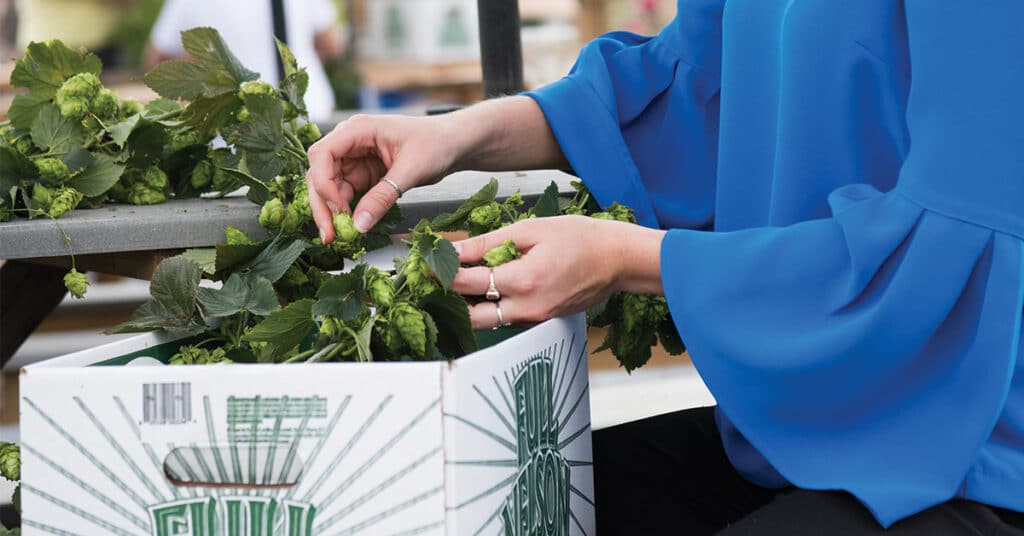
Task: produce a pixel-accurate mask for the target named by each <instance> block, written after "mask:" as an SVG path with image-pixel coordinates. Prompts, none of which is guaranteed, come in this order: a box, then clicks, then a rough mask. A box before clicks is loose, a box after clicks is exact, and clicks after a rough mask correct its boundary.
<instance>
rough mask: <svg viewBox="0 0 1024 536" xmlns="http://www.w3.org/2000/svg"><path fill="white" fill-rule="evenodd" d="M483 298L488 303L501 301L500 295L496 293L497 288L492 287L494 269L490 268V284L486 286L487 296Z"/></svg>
mask: <svg viewBox="0 0 1024 536" xmlns="http://www.w3.org/2000/svg"><path fill="white" fill-rule="evenodd" d="M484 297H485V298H487V299H488V300H490V301H498V300H500V299H501V293H500V292H498V287H496V286H494V268H491V282H490V284H489V285H487V294H484Z"/></svg>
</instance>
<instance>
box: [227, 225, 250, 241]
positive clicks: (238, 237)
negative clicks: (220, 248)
mask: <svg viewBox="0 0 1024 536" xmlns="http://www.w3.org/2000/svg"><path fill="white" fill-rule="evenodd" d="M224 240H225V242H226V243H227V245H229V246H237V245H242V244H252V238H249V235H247V234H245V231H243V230H241V229H236V228H234V227H231V226H230V225H229V226H228V228H227V229H225V230H224Z"/></svg>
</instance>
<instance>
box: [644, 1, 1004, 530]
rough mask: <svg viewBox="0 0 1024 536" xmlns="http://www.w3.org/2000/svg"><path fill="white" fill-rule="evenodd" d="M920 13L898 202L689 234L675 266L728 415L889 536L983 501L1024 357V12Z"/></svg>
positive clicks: (685, 321)
mask: <svg viewBox="0 0 1024 536" xmlns="http://www.w3.org/2000/svg"><path fill="white" fill-rule="evenodd" d="M905 10H906V17H907V28H908V31H909V45H910V58H911V65H912V68H911V78H912V83H911V90H910V94H909V100H908V108H907V110H908V111H907V126H908V129H909V132H910V138H911V140H912V142H911V147H910V150H909V153H908V155H907V158H906V160H905V161H904V163H903V165H902V167H901V170H900V176H899V180H898V183H897V185H896V187H895V188H894V189H893V190H891V191H889V192H887V193H881V192H879V191H877V190H875V189H873V188H872V187H870V186H866V185H858V184H855V185H848V186H844V187H842V188H840V189H838V190H836V191H834V192H833V193H832V194H831V196H830V197H829V204H830V207H831V210H832V215H831V217H828V218H824V219H820V220H814V221H809V222H803V223H798V224H794V225H790V226H786V227H777V228H767V227H762V228H754V229H748V230H742V231H736V232H727V233H710V232H697V231H692V230H672V231H670V232H669V233H668V234H667V235H666V237H665V239H664V240H663V242H662V250H661V255H662V257H661V259H662V260H661V269H662V278H663V282H664V287H665V293H666V296H667V298H668V303H669V306H670V309H671V311H672V315H673V318H674V320H675V322H676V324H677V327H678V328H679V332H680V334H681V335H682V337H683V340H685V341H686V343H687V346H688V348H689V351H690V354H691V356H692V358H693V361H694V363H695V365H696V366H697V368H698V370H699V372H700V374H701V376H702V377H703V378H704V380H705V382H706V383H707V385H708V387H709V389H710V390H711V392H712V393H713V394H714V396H715V398H716V399H717V401H718V404H719V406H720V409H721V410H722V411H723V412H724V413H725V415H726V416H727V417H728V418H729V420H731V421H732V422H733V423H734V424H735V426H736V428H737V429H738V430H739V431H740V432H742V434H743V435H744V436H745V437H746V438H747V440H749V441H750V443H751V444H752V445H753V446H754V447H755V448H756V449H757V450H758V451H759V452H760V453H761V454H762V455H763V456H764V458H765V459H766V460H768V462H769V463H770V464H771V465H772V466H773V467H774V468H775V469H776V470H777V471H778V472H779V473H780V474H781V475H782V476H783V477H785V478H786V479H787V480H788V481H790V482H792V483H793V484H795V485H796V486H798V487H801V488H805V489H842V490H846V491H849V492H851V493H852V494H853V495H855V496H856V497H857V498H858V499H860V501H861V502H863V503H864V504H865V505H866V506H867V507H868V508H869V509H870V510H871V511H872V513H873V514H874V515H875V517H876V518H877V519H878V520H879V522H881V523H882V524H883V525H884V526H889V525H891V524H892V523H893V522H895V521H896V520H898V519H901V518H903V517H906V516H908V515H911V514H914V513H916V512H919V511H921V510H923V509H925V508H928V507H930V506H932V505H935V504H938V503H941V502H944V501H946V500H948V499H950V498H952V497H954V496H957V494H958V493H960V494H962V493H963V492H964V489H963V486H966V485H967V484H966V483H965V482H966V480H965V477H966V476H967V474H968V472H969V470H970V469H971V466H972V463H974V460H975V459H976V456H977V455H978V452H979V449H981V448H982V446H983V445H984V444H985V443H986V441H988V440H989V438H990V437H991V436H992V433H993V428H994V426H995V425H996V422H997V420H998V419H999V418H1000V415H1001V414H1002V412H1003V410H1004V406H1005V405H1006V400H1007V393H1008V390H1009V388H1010V382H1011V377H1012V374H1013V371H1014V368H1015V366H1016V363H1017V362H1018V360H1022V355H1021V354H1022V348H1021V345H1020V336H1021V324H1022V313H1021V311H1022V307H1024V283H1022V282H1024V210H1022V207H1024V158H1022V157H1021V149H1022V147H1024V134H1022V130H1021V125H1024V99H1021V95H1022V94H1024V63H1022V62H1020V61H1019V57H1018V56H1019V52H1020V51H1021V50H1024V37H1022V34H1021V33H1020V32H1019V28H1018V26H1019V21H1021V20H1024V4H1022V3H1020V2H1018V1H1017V0H999V1H994V2H988V3H986V6H985V7H984V8H981V7H980V6H978V5H975V4H973V3H968V2H934V1H933V0H906V4H905ZM968 491H969V490H968ZM1020 492H1024V490H1016V491H1014V490H1008V491H1006V493H1011V494H1012V493H1020Z"/></svg>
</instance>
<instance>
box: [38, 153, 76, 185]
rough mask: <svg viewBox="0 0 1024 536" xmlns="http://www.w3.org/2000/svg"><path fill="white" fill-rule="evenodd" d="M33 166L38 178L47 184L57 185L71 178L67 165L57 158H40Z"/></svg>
mask: <svg viewBox="0 0 1024 536" xmlns="http://www.w3.org/2000/svg"><path fill="white" fill-rule="evenodd" d="M35 164H36V169H38V170H39V176H40V177H42V178H43V180H45V181H47V182H50V183H53V184H59V183H62V182H64V181H66V180H67V179H68V178H69V177H71V172H70V171H69V170H68V165H67V164H65V163H64V161H62V160H61V159H59V158H53V157H46V158H40V159H39V160H36V162H35Z"/></svg>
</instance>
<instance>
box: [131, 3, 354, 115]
mask: <svg viewBox="0 0 1024 536" xmlns="http://www.w3.org/2000/svg"><path fill="white" fill-rule="evenodd" d="M284 9H285V21H286V25H287V31H288V47H289V48H291V49H292V52H293V53H294V54H295V59H296V60H297V61H298V62H299V67H305V68H306V70H307V71H308V72H309V90H308V91H307V92H306V107H307V109H308V110H309V118H310V120H312V121H326V120H327V119H329V118H330V115H331V111H332V110H333V109H334V93H333V92H332V91H331V86H330V83H329V82H328V81H327V74H326V72H324V68H323V66H322V65H321V63H320V58H319V57H318V56H317V54H316V49H315V48H314V46H313V36H314V35H316V34H317V33H318V32H320V31H323V30H327V29H329V28H331V27H332V26H334V25H335V24H336V22H337V17H338V14H337V11H336V10H335V8H334V5H333V4H332V3H331V0H284ZM198 26H209V27H212V28H216V29H217V31H219V32H220V34H221V36H222V37H223V38H224V41H225V42H226V43H227V45H228V47H229V48H230V49H231V51H232V52H234V54H235V56H237V57H238V59H239V61H241V62H242V65H245V66H246V67H247V68H248V69H250V70H252V71H256V72H258V73H260V78H261V79H262V80H265V81H267V82H270V83H273V84H275V85H276V83H277V76H278V75H277V59H276V58H277V48H276V46H275V45H274V39H273V35H274V20H273V15H272V13H271V3H270V0H166V1H165V2H164V6H163V9H162V11H161V12H160V17H159V18H158V19H157V22H156V25H155V26H154V27H153V31H152V33H151V34H150V42H151V43H152V44H153V46H154V47H156V49H157V51H158V52H160V53H161V54H163V55H166V56H183V55H184V54H185V50H184V49H183V48H182V46H181V32H182V31H184V30H188V29H190V28H195V27H198Z"/></svg>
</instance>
